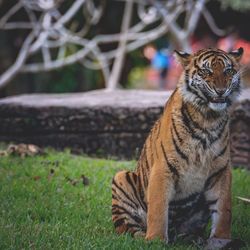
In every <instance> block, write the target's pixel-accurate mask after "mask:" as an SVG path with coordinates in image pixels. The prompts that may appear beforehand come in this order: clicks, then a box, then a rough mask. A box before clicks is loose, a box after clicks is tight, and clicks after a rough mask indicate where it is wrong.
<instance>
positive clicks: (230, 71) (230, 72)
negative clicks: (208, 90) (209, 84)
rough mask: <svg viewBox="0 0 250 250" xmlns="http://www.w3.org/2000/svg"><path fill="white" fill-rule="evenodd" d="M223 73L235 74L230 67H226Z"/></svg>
mask: <svg viewBox="0 0 250 250" xmlns="http://www.w3.org/2000/svg"><path fill="white" fill-rule="evenodd" d="M224 74H225V75H233V74H235V70H234V69H232V68H228V69H226V70H225V71H224Z"/></svg>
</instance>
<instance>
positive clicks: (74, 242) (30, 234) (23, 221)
mask: <svg viewBox="0 0 250 250" xmlns="http://www.w3.org/2000/svg"><path fill="white" fill-rule="evenodd" d="M134 167H135V162H116V161H111V160H100V159H98V160H96V159H90V158H85V157H82V156H75V155H71V154H70V153H69V152H63V153H62V152H61V153H60V152H55V151H51V150H49V151H48V154H47V155H46V156H36V157H33V158H25V159H21V158H19V157H13V156H12V157H1V158H0V249H119V250H120V249H126V250H127V249H170V248H171V249H185V250H187V249H196V247H195V246H194V245H193V246H187V245H185V244H184V243H181V242H179V243H178V244H175V245H171V246H168V247H167V246H165V245H164V244H163V243H162V242H160V241H153V242H150V243H147V242H145V241H144V240H139V239H133V238H131V237H130V236H128V235H125V236H124V235H123V236H118V235H116V234H115V233H114V228H113V224H112V222H111V178H112V176H113V175H114V174H115V173H116V172H117V171H118V170H120V169H133V168H134ZM82 175H84V176H86V177H87V178H88V180H87V179H84V180H85V185H84V184H83V181H82V179H81V176H82ZM88 181H89V183H88ZM86 184H87V185H86ZM238 195H239V196H243V197H248V198H249V195H250V173H249V172H247V171H245V170H240V169H237V170H234V172H233V237H234V238H241V239H242V240H244V241H245V242H246V243H247V247H246V248H245V249H250V205H247V204H245V203H244V202H242V201H239V200H237V199H236V198H235V196H238Z"/></svg>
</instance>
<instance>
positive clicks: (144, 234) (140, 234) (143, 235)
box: [134, 231, 146, 238]
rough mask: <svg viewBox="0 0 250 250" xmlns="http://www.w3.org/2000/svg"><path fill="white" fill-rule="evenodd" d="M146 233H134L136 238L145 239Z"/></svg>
mask: <svg viewBox="0 0 250 250" xmlns="http://www.w3.org/2000/svg"><path fill="white" fill-rule="evenodd" d="M145 236H146V233H145V232H144V231H137V232H135V233H134V237H135V238H145Z"/></svg>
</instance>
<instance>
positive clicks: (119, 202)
mask: <svg viewBox="0 0 250 250" xmlns="http://www.w3.org/2000/svg"><path fill="white" fill-rule="evenodd" d="M175 52H176V56H177V58H178V60H179V61H180V63H181V65H182V66H183V68H184V72H183V73H182V75H181V77H180V81H179V83H178V85H177V88H176V89H175V91H174V92H173V94H172V95H171V97H170V98H169V100H168V102H167V103H166V106H165V108H164V112H163V115H162V116H161V117H160V119H159V120H158V121H156V123H155V124H154V126H153V128H152V130H151V132H150V133H149V135H148V137H147V139H146V142H145V144H144V147H143V149H142V152H141V155H140V158H139V161H138V164H137V168H136V170H135V171H134V172H130V171H120V172H118V173H117V174H116V175H115V177H114V178H113V182H112V220H113V222H114V226H115V230H116V232H117V233H119V234H121V233H125V232H128V233H131V234H132V235H134V236H142V237H145V239H147V240H151V239H155V238H161V239H163V240H164V241H166V242H169V241H173V240H174V239H175V238H176V236H178V235H192V234H197V233H201V232H203V231H204V229H205V227H206V226H207V224H208V221H209V219H210V218H211V220H212V224H211V228H212V229H211V234H210V238H209V240H208V242H210V243H211V244H212V247H210V248H211V249H215V248H217V247H218V248H220V247H222V246H220V244H222V245H223V246H225V244H226V243H228V242H230V238H231V162H230V145H229V114H228V108H229V107H230V106H231V104H232V103H233V102H234V100H235V99H236V97H237V96H238V95H239V93H240V64H239V61H240V58H241V56H242V54H243V49H242V48H239V49H238V50H235V51H232V52H230V53H226V52H224V51H222V50H219V49H211V48H210V49H204V50H200V51H198V52H196V53H195V54H187V53H183V52H177V51H175ZM224 243H225V244H224ZM211 244H210V245H211Z"/></svg>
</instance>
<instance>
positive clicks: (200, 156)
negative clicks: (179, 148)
mask: <svg viewBox="0 0 250 250" xmlns="http://www.w3.org/2000/svg"><path fill="white" fill-rule="evenodd" d="M190 145H191V144H190ZM221 147H222V145H221V141H220V140H218V141H217V142H214V143H213V144H212V145H210V146H209V147H207V148H204V147H203V146H202V145H201V143H197V142H192V147H190V149H189V153H188V155H189V157H188V165H187V166H186V167H184V168H183V173H182V174H181V175H180V179H179V181H178V185H177V187H176V194H175V199H182V198H184V197H187V196H189V195H191V194H194V193H201V192H203V191H204V186H205V182H206V180H207V179H208V178H209V176H210V175H211V174H212V173H213V171H214V159H215V157H216V152H218V151H219V150H220V148H221Z"/></svg>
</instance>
